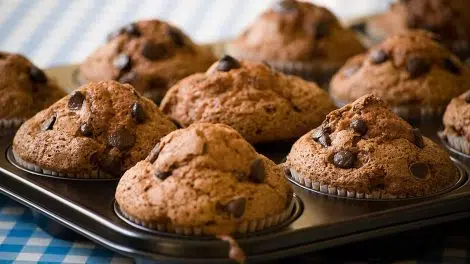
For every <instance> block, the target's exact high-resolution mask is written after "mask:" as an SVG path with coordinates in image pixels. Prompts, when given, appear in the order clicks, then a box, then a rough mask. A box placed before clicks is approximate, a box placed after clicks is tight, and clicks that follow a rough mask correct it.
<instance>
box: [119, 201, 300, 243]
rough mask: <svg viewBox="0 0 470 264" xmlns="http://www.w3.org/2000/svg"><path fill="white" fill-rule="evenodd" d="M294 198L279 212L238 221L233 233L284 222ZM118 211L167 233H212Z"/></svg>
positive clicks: (141, 224)
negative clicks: (139, 217)
mask: <svg viewBox="0 0 470 264" xmlns="http://www.w3.org/2000/svg"><path fill="white" fill-rule="evenodd" d="M294 203H295V202H294V199H291V202H290V203H289V206H288V207H287V208H286V209H285V210H284V211H283V212H281V213H279V214H275V215H271V216H268V217H266V218H263V219H255V220H244V221H243V222H241V223H239V224H238V225H237V227H236V230H235V232H234V233H235V234H247V233H253V232H257V231H262V230H265V229H268V228H271V227H275V226H277V225H280V224H282V223H284V222H285V221H286V220H287V219H289V217H290V216H291V215H292V212H293V210H294ZM119 212H120V213H121V215H122V216H123V217H125V218H126V219H128V220H130V221H131V222H133V223H135V224H137V225H140V226H143V227H146V228H150V229H154V230H156V231H160V232H167V233H175V234H178V235H185V236H202V235H213V234H209V233H204V226H189V227H188V226H174V225H173V224H172V223H165V224H157V223H152V222H146V221H143V220H140V219H138V218H136V217H133V216H131V215H129V214H127V213H126V212H125V211H124V210H122V209H121V208H120V207H119Z"/></svg>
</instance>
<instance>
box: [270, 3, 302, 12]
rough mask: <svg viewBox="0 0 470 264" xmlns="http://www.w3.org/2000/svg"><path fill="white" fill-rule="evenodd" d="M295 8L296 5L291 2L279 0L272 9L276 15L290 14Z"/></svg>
mask: <svg viewBox="0 0 470 264" xmlns="http://www.w3.org/2000/svg"><path fill="white" fill-rule="evenodd" d="M296 8H297V4H296V2H295V1H293V0H281V1H278V2H276V3H275V4H274V5H273V7H272V9H273V10H274V11H275V12H277V13H284V12H290V11H293V10H295V9H296Z"/></svg>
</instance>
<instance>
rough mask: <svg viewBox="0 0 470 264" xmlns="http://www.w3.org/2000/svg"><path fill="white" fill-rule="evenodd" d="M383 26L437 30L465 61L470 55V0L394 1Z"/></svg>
mask: <svg viewBox="0 0 470 264" xmlns="http://www.w3.org/2000/svg"><path fill="white" fill-rule="evenodd" d="M381 20H382V22H380V26H382V27H384V30H385V31H386V33H388V34H396V33H399V32H401V31H403V30H406V29H414V28H420V29H425V30H428V31H430V32H434V33H436V34H437V35H438V36H439V37H440V40H441V41H442V43H444V44H445V46H447V47H448V48H449V49H450V50H452V51H453V52H455V53H456V54H457V55H458V56H459V57H460V58H461V59H462V60H465V59H466V58H468V57H469V56H470V46H469V45H470V1H468V0H402V1H398V2H397V3H395V4H392V5H391V7H390V11H389V12H388V13H387V14H386V15H385V16H384V17H383V18H382V19H381Z"/></svg>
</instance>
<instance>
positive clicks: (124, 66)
mask: <svg viewBox="0 0 470 264" xmlns="http://www.w3.org/2000/svg"><path fill="white" fill-rule="evenodd" d="M113 66H114V68H116V69H118V70H128V69H129V68H130V67H131V59H130V58H129V56H127V55H126V54H119V55H118V56H117V57H116V58H114V60H113Z"/></svg>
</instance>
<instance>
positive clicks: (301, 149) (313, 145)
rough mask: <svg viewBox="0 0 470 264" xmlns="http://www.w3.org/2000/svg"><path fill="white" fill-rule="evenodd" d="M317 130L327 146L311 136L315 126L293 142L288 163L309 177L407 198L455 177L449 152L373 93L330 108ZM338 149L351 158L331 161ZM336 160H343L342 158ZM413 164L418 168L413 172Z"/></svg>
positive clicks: (428, 191) (436, 188)
mask: <svg viewBox="0 0 470 264" xmlns="http://www.w3.org/2000/svg"><path fill="white" fill-rule="evenodd" d="M354 120H362V122H364V124H365V127H362V130H360V129H358V130H355V129H353V127H352V125H351V124H352V123H353V121H354ZM355 122H356V121H355ZM319 129H322V131H325V132H324V133H325V135H326V137H328V138H329V140H327V141H328V143H327V146H324V145H322V144H320V143H321V142H325V140H323V141H322V140H319V139H316V140H314V139H313V133H314V132H316V131H317V130H314V131H312V132H311V133H307V134H306V135H304V136H303V137H302V138H301V139H299V140H298V141H297V142H296V143H295V144H294V146H293V147H292V150H291V152H290V153H289V155H288V157H287V162H286V166H287V167H289V168H292V169H294V170H295V171H297V172H298V173H300V174H301V175H302V176H303V177H306V178H308V179H310V180H311V181H312V182H319V183H321V184H326V185H331V186H334V187H337V188H344V189H346V190H350V191H356V192H361V193H366V194H368V193H372V192H377V191H378V192H383V193H386V194H391V195H397V196H405V197H406V196H419V195H426V194H431V193H434V192H436V191H439V190H442V189H444V188H446V187H449V186H452V185H453V184H454V183H455V182H456V181H457V170H456V168H455V167H454V165H453V164H452V162H451V160H450V159H449V156H448V154H447V153H446V152H445V151H444V150H443V149H441V148H440V147H439V146H438V145H437V144H436V143H434V142H432V141H431V140H429V139H427V138H422V137H421V136H420V135H418V134H419V133H418V132H416V131H414V130H413V129H412V127H411V126H410V125H409V124H408V123H406V122H405V121H404V120H402V119H400V118H399V117H398V116H396V115H395V114H393V113H392V112H391V111H390V109H389V108H388V107H387V106H386V104H385V102H384V101H382V100H381V99H379V98H377V97H374V96H372V95H366V96H364V97H361V98H359V99H358V100H357V101H355V102H354V103H352V104H350V105H347V106H345V107H343V108H341V109H338V110H335V111H333V112H331V113H330V114H329V115H328V116H327V118H326V119H325V121H324V123H323V125H322V126H321V128H319ZM358 131H362V133H359V132H358ZM364 131H365V132H364ZM340 151H347V152H350V153H352V156H353V157H354V159H353V162H352V163H351V164H346V166H343V168H341V167H339V166H338V164H339V162H335V160H334V158H335V156H336V154H337V153H339V152H340ZM339 161H341V162H343V164H340V165H344V164H345V163H344V162H345V161H346V160H344V159H343V160H341V159H340V160H339ZM348 165H349V166H348ZM413 166H416V167H421V171H418V172H412V171H413ZM423 167H424V170H422V168H423ZM418 170H419V169H418ZM413 173H415V174H413Z"/></svg>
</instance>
